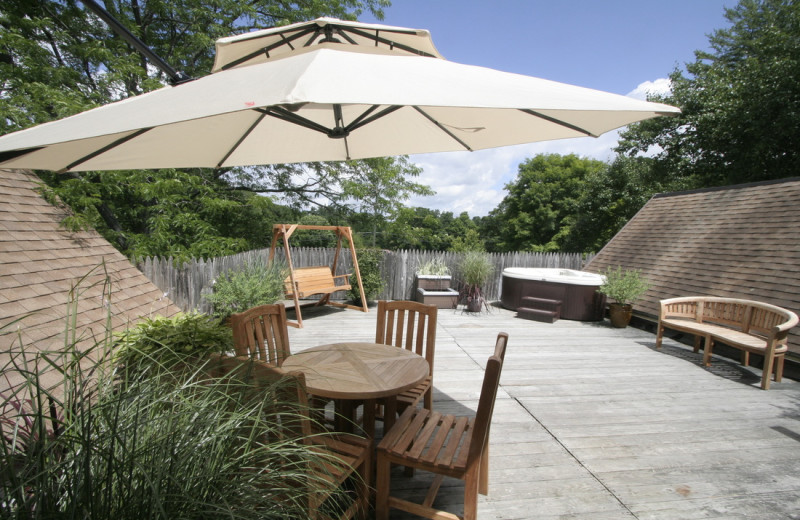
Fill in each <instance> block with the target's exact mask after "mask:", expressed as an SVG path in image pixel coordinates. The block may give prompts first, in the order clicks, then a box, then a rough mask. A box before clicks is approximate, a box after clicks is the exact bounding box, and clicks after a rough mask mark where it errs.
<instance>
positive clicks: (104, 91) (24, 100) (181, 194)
mask: <svg viewBox="0 0 800 520" xmlns="http://www.w3.org/2000/svg"><path fill="white" fill-rule="evenodd" d="M104 5H105V7H106V9H107V10H108V11H109V12H110V14H111V15H112V16H114V17H115V18H116V19H117V20H119V21H120V22H121V24H122V25H123V26H125V27H126V28H128V29H129V30H130V31H131V32H132V33H133V34H135V35H136V36H137V37H139V38H140V39H141V40H142V41H143V42H144V43H145V45H147V46H148V47H150V48H151V49H153V50H154V51H155V53H156V54H157V55H159V56H161V57H162V58H164V60H165V61H166V62H168V63H169V64H170V65H172V66H173V68H175V69H177V70H181V71H183V72H185V73H186V74H188V75H189V76H192V77H200V76H203V75H206V74H208V73H209V72H210V70H211V67H212V63H213V58H214V41H215V40H216V39H218V38H220V37H223V36H229V35H231V34H234V33H242V32H247V31H250V30H252V29H261V28H264V27H271V26H276V25H285V24H288V23H293V22H299V21H303V20H308V19H312V18H316V17H318V16H335V17H338V18H343V19H355V18H356V17H357V16H358V15H359V14H360V13H361V12H363V11H364V10H368V11H370V12H372V13H373V14H375V15H376V16H377V17H378V18H382V16H383V14H382V8H383V7H385V6H387V5H389V2H388V0H310V1H305V2H299V3H298V2H293V1H285V0H254V1H252V2H239V1H236V0H219V1H217V0H214V1H211V0H178V1H174V2H173V1H170V2H167V1H164V0H151V1H147V2H139V1H136V0H113V1H107V2H105V3H104ZM165 83H166V77H165V76H164V74H163V73H162V72H160V71H158V70H156V69H155V68H154V67H152V66H149V65H148V64H147V63H146V62H145V60H144V58H143V57H142V56H141V55H139V53H138V52H136V51H134V50H133V49H132V48H131V47H130V46H129V44H127V43H126V42H125V41H124V40H122V39H121V38H120V37H119V36H117V35H116V34H115V33H114V32H113V31H112V30H111V29H110V28H108V27H107V26H106V25H105V24H104V23H103V22H101V21H100V20H99V19H98V18H97V17H96V16H95V15H93V14H91V12H90V11H89V10H88V9H86V8H85V7H84V6H83V5H82V4H80V3H79V2H75V1H74V0H66V1H63V2H52V1H49V0H8V1H6V2H4V3H3V8H2V10H0V112H2V114H3V117H2V118H0V133H8V132H11V131H15V130H20V129H22V128H26V127H29V126H32V125H35V124H40V123H43V122H47V121H51V120H54V119H59V118H62V117H66V116H69V115H72V114H75V113H77V112H81V111H84V110H87V109H89V108H93V107H96V106H99V105H103V104H106V103H109V102H111V101H117V100H119V99H124V98H127V97H130V96H136V95H139V94H142V93H145V92H148V91H151V90H154V89H157V88H161V87H163V86H164V84H165ZM298 169H301V170H304V171H308V172H310V176H306V177H302V176H297V175H295V173H296V172H297V171H298ZM339 171H340V167H339V166H338V165H337V164H333V163H332V164H328V165H293V166H276V167H254V168H248V169H243V168H239V169H235V170H225V169H220V170H213V171H212V170H201V169H193V170H159V171H137V172H103V173H102V174H98V173H93V172H88V173H81V174H67V175H66V176H60V175H54V174H48V173H41V174H40V176H41V177H42V179H43V180H44V181H45V182H47V184H48V185H49V186H50V188H51V189H52V191H53V194H54V195H57V196H58V197H60V199H61V200H62V201H63V202H64V203H66V204H67V205H68V206H70V207H71V208H72V212H73V215H72V216H71V217H69V221H68V222H66V223H65V224H66V225H67V226H68V227H69V228H70V229H78V228H86V227H94V228H96V229H97V230H98V231H99V232H100V233H101V234H103V235H104V236H105V237H106V238H107V239H108V240H109V241H110V242H111V243H113V244H115V246H116V247H117V248H118V249H119V250H120V251H121V252H123V253H124V254H126V255H128V256H131V257H135V258H141V257H144V256H165V257H167V256H172V257H173V258H175V259H176V260H187V259H189V258H193V257H211V256H220V255H226V254H232V253H236V252H239V251H242V250H246V249H254V248H258V247H264V246H265V245H266V241H267V240H268V237H269V236H270V233H269V230H270V228H271V226H272V224H273V223H275V222H281V221H287V220H293V219H290V218H288V216H287V213H290V214H293V213H292V212H289V211H288V210H286V209H280V208H277V207H276V206H275V204H274V202H273V199H270V198H267V197H264V196H259V195H257V194H260V195H264V194H266V195H271V196H273V197H275V196H278V195H280V196H281V197H284V196H285V198H287V200H300V201H303V202H306V203H309V202H310V201H314V200H316V199H317V198H318V197H319V196H324V195H325V193H326V190H328V189H329V187H331V188H330V189H331V190H333V193H334V194H335V195H336V196H338V197H341V187H340V185H339V184H338V182H339V180H340V178H341V177H340V173H339ZM320 172H322V173H320ZM243 179H244V180H243ZM248 179H250V181H251V182H249V183H248V182H247V180H248Z"/></svg>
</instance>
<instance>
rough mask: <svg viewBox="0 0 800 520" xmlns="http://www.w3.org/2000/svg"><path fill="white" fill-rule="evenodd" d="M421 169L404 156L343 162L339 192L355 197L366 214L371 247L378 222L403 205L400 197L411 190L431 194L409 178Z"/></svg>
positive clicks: (374, 240) (373, 243)
mask: <svg viewBox="0 0 800 520" xmlns="http://www.w3.org/2000/svg"><path fill="white" fill-rule="evenodd" d="M421 172H422V170H421V169H420V168H419V167H418V166H416V165H415V164H413V163H411V162H410V161H409V160H408V157H406V156H401V157H377V158H373V159H364V160H361V161H350V162H348V163H347V168H346V169H345V170H344V172H343V175H344V179H343V180H342V190H343V195H344V196H345V197H346V198H350V199H353V200H355V201H356V203H357V204H358V205H359V206H360V207H361V211H362V212H364V213H367V214H369V215H370V220H371V223H372V231H373V234H372V246H373V247H375V245H376V243H377V239H376V237H377V232H378V225H379V223H381V222H382V221H384V219H385V218H386V217H388V216H389V215H391V214H392V213H393V212H395V211H397V210H398V209H399V208H401V207H403V204H402V203H403V201H404V200H407V199H408V198H409V197H410V196H411V195H412V194H415V195H433V194H434V192H433V190H432V189H431V188H430V187H429V186H426V185H424V184H419V183H416V182H413V181H411V180H410V179H409V178H410V177H416V176H418V175H419V174H420V173H421Z"/></svg>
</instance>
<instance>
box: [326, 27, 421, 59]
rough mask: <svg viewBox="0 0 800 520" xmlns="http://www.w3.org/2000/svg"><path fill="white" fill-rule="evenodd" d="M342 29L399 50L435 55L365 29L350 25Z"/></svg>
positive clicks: (400, 32)
mask: <svg viewBox="0 0 800 520" xmlns="http://www.w3.org/2000/svg"><path fill="white" fill-rule="evenodd" d="M342 29H343V30H345V31H348V32H351V33H353V34H357V35H358V36H361V37H363V38H367V39H369V40H374V41H375V43H383V44H385V45H389V46H390V47H396V48H398V49H401V50H404V51H407V52H412V53H414V54H418V55H420V56H425V57H427V58H435V57H436V56H434V55H433V54H430V53H428V52H425V51H422V50H420V49H415V48H414V47H411V46H410V45H404V44H402V43H398V42H395V41H392V40H388V39H386V38H381V37H380V36H378V35H377V34H375V35H372V34H370V33H368V32H366V31H362V30H359V29H355V28H352V27H342ZM376 32H377V31H376ZM383 32H397V33H399V34H412V33H411V32H408V33H403V32H402V31H383Z"/></svg>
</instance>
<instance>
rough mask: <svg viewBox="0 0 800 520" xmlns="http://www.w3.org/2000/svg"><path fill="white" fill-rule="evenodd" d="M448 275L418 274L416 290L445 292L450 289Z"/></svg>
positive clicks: (449, 277) (450, 277)
mask: <svg viewBox="0 0 800 520" xmlns="http://www.w3.org/2000/svg"><path fill="white" fill-rule="evenodd" d="M451 279H452V276H450V275H437V274H418V275H417V289H424V290H426V291H447V290H449V289H450V280H451Z"/></svg>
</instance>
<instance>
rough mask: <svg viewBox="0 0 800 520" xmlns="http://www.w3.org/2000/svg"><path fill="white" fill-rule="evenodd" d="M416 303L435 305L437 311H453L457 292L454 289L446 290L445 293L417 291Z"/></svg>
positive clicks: (456, 301)
mask: <svg viewBox="0 0 800 520" xmlns="http://www.w3.org/2000/svg"><path fill="white" fill-rule="evenodd" d="M417 301H418V302H420V303H426V304H429V305H431V304H432V305H436V307H437V308H438V309H455V308H456V305H457V304H458V291H456V290H455V289H447V290H445V291H426V290H425V289H417Z"/></svg>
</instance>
